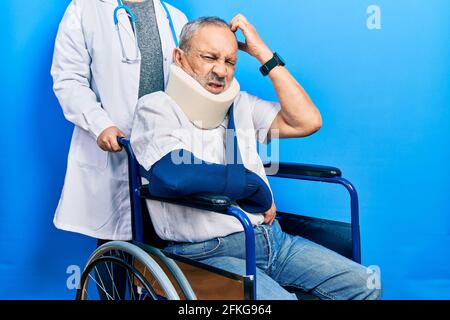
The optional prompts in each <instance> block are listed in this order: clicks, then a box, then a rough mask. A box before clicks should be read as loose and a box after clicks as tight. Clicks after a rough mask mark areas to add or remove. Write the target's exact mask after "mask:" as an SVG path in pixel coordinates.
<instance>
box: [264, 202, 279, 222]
mask: <svg viewBox="0 0 450 320" xmlns="http://www.w3.org/2000/svg"><path fill="white" fill-rule="evenodd" d="M276 216H277V207H276V206H275V202H274V203H273V204H272V208H270V210H269V211H267V212H266V213H265V214H264V224H269V225H272V223H273V222H274V221H275V218H276Z"/></svg>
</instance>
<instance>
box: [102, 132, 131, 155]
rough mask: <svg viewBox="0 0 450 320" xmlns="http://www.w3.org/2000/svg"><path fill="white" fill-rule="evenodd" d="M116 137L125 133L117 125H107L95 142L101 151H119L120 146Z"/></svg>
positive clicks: (120, 149)
mask: <svg viewBox="0 0 450 320" xmlns="http://www.w3.org/2000/svg"><path fill="white" fill-rule="evenodd" d="M118 137H125V133H123V132H122V130H120V129H119V128H117V127H109V128H106V129H105V130H103V132H102V133H101V134H100V135H99V136H98V138H97V144H98V146H99V147H100V148H101V149H102V150H103V151H109V152H119V151H122V148H121V147H120V145H119V143H118V142H117V138H118Z"/></svg>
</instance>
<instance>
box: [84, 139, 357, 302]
mask: <svg viewBox="0 0 450 320" xmlns="http://www.w3.org/2000/svg"><path fill="white" fill-rule="evenodd" d="M118 140H119V144H120V145H121V146H122V147H123V149H125V151H126V154H127V158H128V176H129V191H130V204H131V218H132V221H131V225H132V240H131V241H112V242H108V243H106V244H104V245H102V246H100V247H98V248H97V249H96V250H95V251H94V252H93V253H92V255H91V256H90V258H89V259H88V261H87V264H86V266H85V268H84V271H83V273H82V275H81V280H80V284H79V287H78V290H77V295H76V299H77V300H95V299H106V300H180V299H185V300H196V299H201V300H210V299H214V300H256V299H257V295H256V286H257V278H256V257H255V238H254V232H253V226H252V224H251V222H250V220H249V218H248V217H247V216H246V215H245V213H244V212H243V211H241V210H240V209H239V208H236V207H234V206H232V203H231V201H230V199H229V198H227V197H224V196H221V195H213V194H196V195H192V196H189V197H183V198H177V199H174V198H170V199H165V198H158V197H154V196H152V195H151V194H150V192H149V188H148V185H144V184H143V183H142V179H141V176H140V174H139V164H138V162H137V160H136V158H135V156H134V153H133V150H132V148H131V144H130V141H128V140H127V139H125V138H119V139H118ZM270 166H271V164H270V163H269V164H265V167H266V170H267V168H269V167H270ZM278 168H279V170H278V171H277V173H276V174H274V175H270V176H271V177H277V178H284V179H290V180H306V181H315V182H323V183H330V184H338V185H341V186H343V187H345V188H346V189H347V191H348V193H349V195H350V214H351V222H350V223H345V222H340V221H331V220H325V219H320V218H315V217H307V216H302V215H300V214H293V213H287V212H277V219H278V222H279V223H280V225H281V228H282V229H283V231H284V232H286V233H289V234H292V235H299V236H302V237H304V238H306V239H309V240H311V241H314V242H316V243H318V244H320V245H323V246H325V247H327V248H329V249H331V250H333V251H335V252H337V253H339V254H341V255H343V256H345V257H347V258H349V259H352V260H353V261H355V262H357V263H361V247H360V230H359V206H358V194H357V191H356V189H355V187H354V186H353V185H352V183H351V182H349V181H348V180H346V179H344V178H343V177H342V172H341V170H339V169H338V168H334V167H327V166H318V165H305V164H293V163H279V164H278ZM147 199H150V200H156V201H161V202H165V203H171V204H176V205H181V206H186V207H191V208H196V209H199V210H208V211H213V212H217V213H220V214H225V215H230V216H233V217H235V218H236V219H238V220H239V221H240V223H241V224H242V226H243V228H244V233H245V249H246V270H245V274H243V275H242V274H234V273H231V272H228V271H225V270H221V269H219V268H216V267H212V266H209V265H206V264H203V263H201V262H199V261H195V260H193V259H189V258H186V257H184V256H178V255H175V254H172V253H169V252H165V251H164V247H165V246H166V243H165V242H164V241H163V240H161V239H160V238H159V237H158V236H157V234H156V232H155V229H154V226H153V224H152V222H151V219H150V215H149V214H148V211H147V207H146V204H145V200H147ZM243 245H244V244H243ZM286 289H287V290H288V291H290V292H293V293H295V294H296V295H297V297H298V298H299V299H302V300H310V299H316V298H315V297H314V296H312V295H309V294H307V293H305V292H298V291H296V290H295V288H286Z"/></svg>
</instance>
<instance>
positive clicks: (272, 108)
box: [248, 95, 281, 143]
mask: <svg viewBox="0 0 450 320" xmlns="http://www.w3.org/2000/svg"><path fill="white" fill-rule="evenodd" d="M248 97H249V101H250V104H251V105H252V120H253V125H254V127H255V134H256V138H257V139H258V141H259V142H260V143H269V142H270V140H269V137H268V133H269V131H270V127H271V126H272V123H273V121H274V120H275V117H276V116H277V115H278V113H279V112H280V110H281V106H280V104H279V103H277V102H271V101H266V100H263V99H260V98H258V97H255V96H252V95H248Z"/></svg>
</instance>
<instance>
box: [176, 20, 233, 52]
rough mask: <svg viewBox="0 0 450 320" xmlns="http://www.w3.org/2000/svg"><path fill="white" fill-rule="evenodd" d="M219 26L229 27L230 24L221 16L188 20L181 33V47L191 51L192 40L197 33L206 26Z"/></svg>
mask: <svg viewBox="0 0 450 320" xmlns="http://www.w3.org/2000/svg"><path fill="white" fill-rule="evenodd" d="M209 25H214V26H219V27H225V28H229V27H230V25H229V24H228V23H227V22H226V21H225V20H223V19H221V18H219V17H201V18H198V19H195V20H192V21H190V22H188V23H187V24H186V25H185V26H184V27H183V30H181V35H180V49H181V50H183V51H185V52H189V50H190V49H191V40H192V38H193V37H194V35H195V33H196V32H197V31H198V30H200V29H201V28H202V27H204V26H209Z"/></svg>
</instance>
